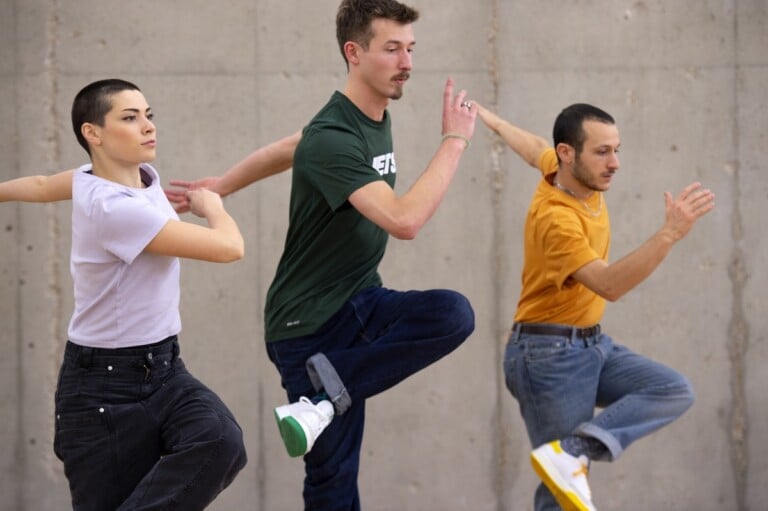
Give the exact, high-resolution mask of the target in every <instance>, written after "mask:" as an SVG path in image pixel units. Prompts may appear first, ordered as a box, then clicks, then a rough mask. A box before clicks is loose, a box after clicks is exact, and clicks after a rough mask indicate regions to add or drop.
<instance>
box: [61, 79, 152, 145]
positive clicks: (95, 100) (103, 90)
mask: <svg viewBox="0 0 768 511" xmlns="http://www.w3.org/2000/svg"><path fill="white" fill-rule="evenodd" d="M124 90H137V91H140V90H141V89H139V88H138V87H137V86H136V85H134V84H132V83H131V82H127V81H125V80H120V79H117V78H110V79H107V80H99V81H97V82H93V83H90V84H88V85H86V86H85V87H83V88H82V89H81V90H80V92H78V93H77V96H75V100H74V101H73V102H72V129H73V130H75V137H77V141H78V142H79V143H80V145H81V146H83V149H85V150H86V152H87V153H88V154H89V155H90V154H91V149H90V148H89V147H88V142H87V141H86V140H85V137H83V134H82V133H81V132H80V128H82V126H83V124H85V123H86V122H89V123H91V124H96V125H97V126H104V116H105V115H107V112H109V111H110V110H111V109H112V96H113V95H114V94H117V93H118V92H122V91H124Z"/></svg>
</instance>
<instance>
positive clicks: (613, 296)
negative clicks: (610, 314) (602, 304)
mask: <svg viewBox="0 0 768 511" xmlns="http://www.w3.org/2000/svg"><path fill="white" fill-rule="evenodd" d="M598 294H599V295H600V296H601V297H602V298H604V299H605V300H607V301H609V302H611V303H613V302H616V301H618V299H619V298H621V297H622V296H624V293H622V292H620V291H617V290H614V289H606V290H603V291H601V292H599V293H598Z"/></svg>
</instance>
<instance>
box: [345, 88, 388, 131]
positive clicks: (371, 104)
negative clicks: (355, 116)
mask: <svg viewBox="0 0 768 511" xmlns="http://www.w3.org/2000/svg"><path fill="white" fill-rule="evenodd" d="M343 94H344V95H345V96H346V97H347V98H349V100H350V101H351V102H352V103H354V105H355V106H356V107H357V108H359V109H360V111H361V112H363V113H364V114H365V115H366V116H367V117H369V118H371V119H373V120H374V121H381V120H383V119H384V111H385V110H386V109H387V105H389V98H387V97H384V96H382V95H381V94H379V93H377V92H376V91H374V90H372V89H370V88H369V87H362V86H359V85H358V84H356V83H353V81H352V79H351V78H350V79H349V80H347V86H346V87H345V88H344V92H343Z"/></svg>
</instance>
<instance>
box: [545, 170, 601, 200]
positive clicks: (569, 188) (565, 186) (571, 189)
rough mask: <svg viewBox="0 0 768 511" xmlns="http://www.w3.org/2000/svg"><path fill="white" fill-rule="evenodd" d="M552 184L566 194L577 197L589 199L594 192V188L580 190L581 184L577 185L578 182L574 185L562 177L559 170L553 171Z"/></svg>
mask: <svg viewBox="0 0 768 511" xmlns="http://www.w3.org/2000/svg"><path fill="white" fill-rule="evenodd" d="M552 184H553V185H554V186H555V188H557V189H559V190H562V191H564V192H565V193H567V194H568V195H570V196H572V197H575V198H577V199H589V198H590V197H592V194H594V193H595V192H594V190H591V189H589V188H587V190H586V192H584V191H582V189H583V188H584V187H583V186H579V185H578V183H577V184H576V186H574V184H573V183H570V182H569V180H568V179H563V176H561V175H560V172H557V173H555V177H554V178H552ZM576 190H578V191H576Z"/></svg>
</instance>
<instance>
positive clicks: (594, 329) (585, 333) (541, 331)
mask: <svg viewBox="0 0 768 511" xmlns="http://www.w3.org/2000/svg"><path fill="white" fill-rule="evenodd" d="M512 330H513V331H515V332H518V333H520V334H529V335H555V336H559V337H567V338H569V339H570V338H571V337H577V338H579V339H586V338H588V337H595V336H597V335H600V324H599V323H598V324H597V325H592V326H590V327H583V328H581V327H573V326H566V325H554V324H546V323H515V324H514V325H513V326H512Z"/></svg>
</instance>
